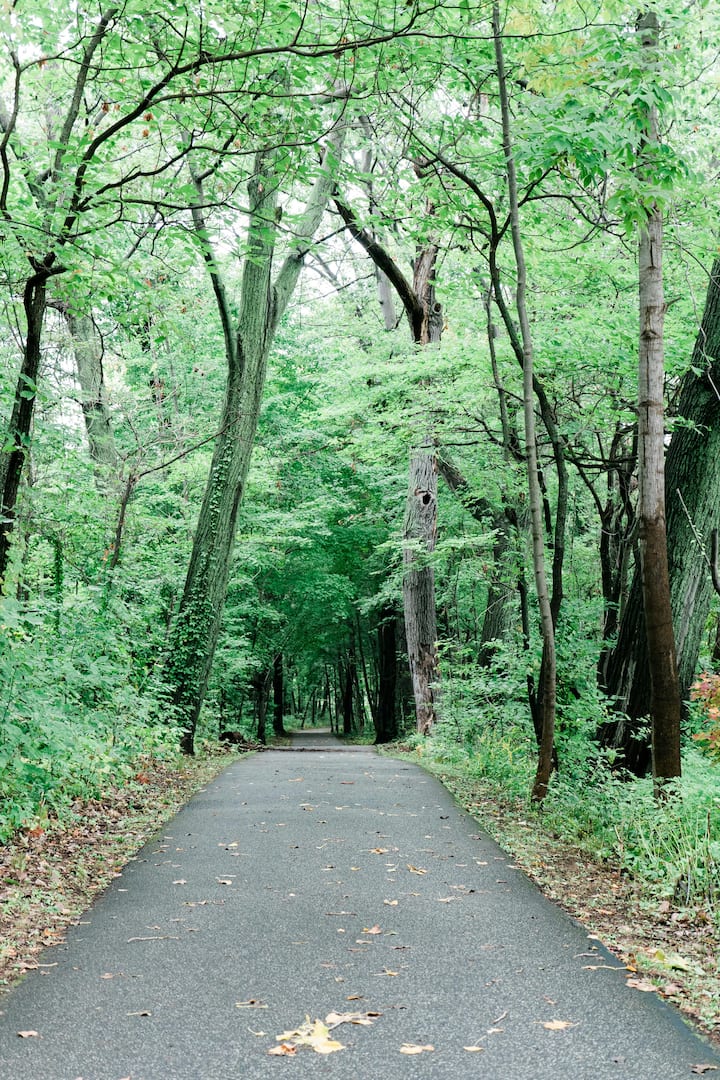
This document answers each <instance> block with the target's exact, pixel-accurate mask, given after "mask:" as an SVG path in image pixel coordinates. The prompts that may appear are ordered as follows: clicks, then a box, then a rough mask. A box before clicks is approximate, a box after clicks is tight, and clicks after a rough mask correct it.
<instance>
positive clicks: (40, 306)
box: [0, 254, 55, 595]
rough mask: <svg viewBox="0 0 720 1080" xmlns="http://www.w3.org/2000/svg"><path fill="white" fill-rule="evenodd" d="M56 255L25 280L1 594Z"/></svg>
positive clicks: (3, 489)
mask: <svg viewBox="0 0 720 1080" xmlns="http://www.w3.org/2000/svg"><path fill="white" fill-rule="evenodd" d="M54 262H55V256H54V255H52V254H50V255H48V256H47V257H46V258H45V260H44V261H43V262H42V263H33V270H34V273H33V274H32V276H31V277H29V278H28V279H27V281H26V283H25V290H24V293H23V308H24V311H25V324H26V335H25V345H24V348H23V358H22V364H21V367H20V374H19V375H18V380H17V384H16V386H15V398H14V401H13V409H12V414H11V416H10V423H9V424H8V427H7V430H6V433H5V440H6V442H7V443H8V444H9V447H10V449H9V450H3V451H2V452H1V453H0V595H2V594H3V593H4V591H5V588H6V576H7V569H8V562H9V559H10V544H11V535H12V531H13V526H14V524H15V516H16V514H15V508H16V505H17V499H18V492H19V490H20V479H21V476H22V470H23V465H24V463H25V457H26V455H27V452H28V449H29V446H30V436H31V431H32V421H33V413H34V411H35V397H36V393H37V380H38V373H39V371H40V361H41V357H42V349H41V342H42V330H43V322H44V319H45V311H46V308H47V283H48V279H49V278H50V277H51V276H52V265H53V263H54Z"/></svg>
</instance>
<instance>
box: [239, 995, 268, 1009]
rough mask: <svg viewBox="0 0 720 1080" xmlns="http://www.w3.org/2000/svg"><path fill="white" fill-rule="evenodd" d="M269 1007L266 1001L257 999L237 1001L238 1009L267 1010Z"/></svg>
mask: <svg viewBox="0 0 720 1080" xmlns="http://www.w3.org/2000/svg"><path fill="white" fill-rule="evenodd" d="M267 1007H268V1006H267V1005H266V1004H265V1002H264V1001H259V1000H258V999H257V998H248V1000H247V1001H236V1002H235V1008H236V1009H267Z"/></svg>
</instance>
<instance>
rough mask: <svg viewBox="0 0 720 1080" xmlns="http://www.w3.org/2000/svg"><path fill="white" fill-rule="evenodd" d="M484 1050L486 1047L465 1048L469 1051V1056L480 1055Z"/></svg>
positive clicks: (464, 1048) (464, 1047)
mask: <svg viewBox="0 0 720 1080" xmlns="http://www.w3.org/2000/svg"><path fill="white" fill-rule="evenodd" d="M484 1049H485V1047H484V1046H463V1050H467V1052H468V1053H469V1054H479V1053H480V1051H481V1050H484Z"/></svg>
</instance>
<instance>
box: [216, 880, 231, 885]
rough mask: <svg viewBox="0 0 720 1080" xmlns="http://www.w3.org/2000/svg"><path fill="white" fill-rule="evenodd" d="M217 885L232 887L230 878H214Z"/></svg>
mask: <svg viewBox="0 0 720 1080" xmlns="http://www.w3.org/2000/svg"><path fill="white" fill-rule="evenodd" d="M215 880H216V881H217V883H218V885H232V881H231V880H230V878H216V879H215Z"/></svg>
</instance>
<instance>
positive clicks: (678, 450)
mask: <svg viewBox="0 0 720 1080" xmlns="http://www.w3.org/2000/svg"><path fill="white" fill-rule="evenodd" d="M677 411H678V415H679V416H680V417H682V418H683V420H685V421H687V423H683V424H682V425H678V427H677V428H676V430H675V432H674V433H673V436H672V439H671V441H670V446H669V449H668V451H667V459H666V462H665V489H666V500H667V555H668V576H669V581H670V599H671V605H672V617H673V626H674V630H675V642H676V650H677V665H678V677H679V683H680V695H681V698H682V699H686V698H687V696H688V693H689V688H690V685H691V683H692V681H693V678H694V676H695V673H696V669H697V661H698V655H699V652H700V646H701V642H702V635H703V633H704V630H705V624H706V622H707V617H708V614H709V611H710V604H711V600H712V596H713V586H712V577H711V574H710V571H709V569H708V566H707V563H706V561H705V553H704V551H703V548H705V549H707V546H708V544H709V541H710V537H711V534H712V530H713V529H714V528H715V527H716V526H717V524H718V521H719V519H720V508H719V506H718V490H720V259H718V260H717V261H716V262H715V264H714V266H713V268H712V271H711V274H710V282H709V285H708V291H707V298H706V303H705V310H704V312H703V316H702V320H701V323H700V329H699V331H698V335H697V338H696V341H695V347H694V350H693V355H692V360H691V367H690V370H688V372H687V373H686V374H685V375H684V377H683V380H682V384H681V387H680V394H679V398H678V407H677ZM601 682H602V685H603V686H604V689H605V690H606V692H607V693H608V694H609V696H610V697H611V698H612V700H613V702H614V704H615V707H616V709H617V710H618V714H619V715H618V718H617V719H616V720H613V721H610V722H608V723H607V724H605V725H603V726H602V728H601V729H600V732H599V738H600V741H601V743H602V744H603V745H605V746H607V747H611V748H613V749H616V750H618V751H620V753H621V754H622V763H623V765H624V766H625V767H626V768H628V769H629V770H630V771H631V772H633V773H635V774H636V775H639V776H642V775H643V774H644V773H645V772H646V771H647V768H648V766H649V764H650V746H649V742H648V740H647V738H645V737H643V735H642V731H643V724H644V722H645V717H647V714H648V709H649V704H650V671H649V666H648V654H647V642H646V633H645V617H644V612H643V602H642V584H641V578H640V574H639V573H638V572H636V573H635V576H634V578H633V581H632V584H631V586H630V589H629V593H628V598H627V603H626V604H625V606H624V609H623V612H622V617H621V620H620V627H619V630H618V637H617V643H616V644H615V647H614V648H613V650H612V652H610V653H609V654H608V656H607V658H606V662H605V665H604V668H603V670H602V671H601Z"/></svg>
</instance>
